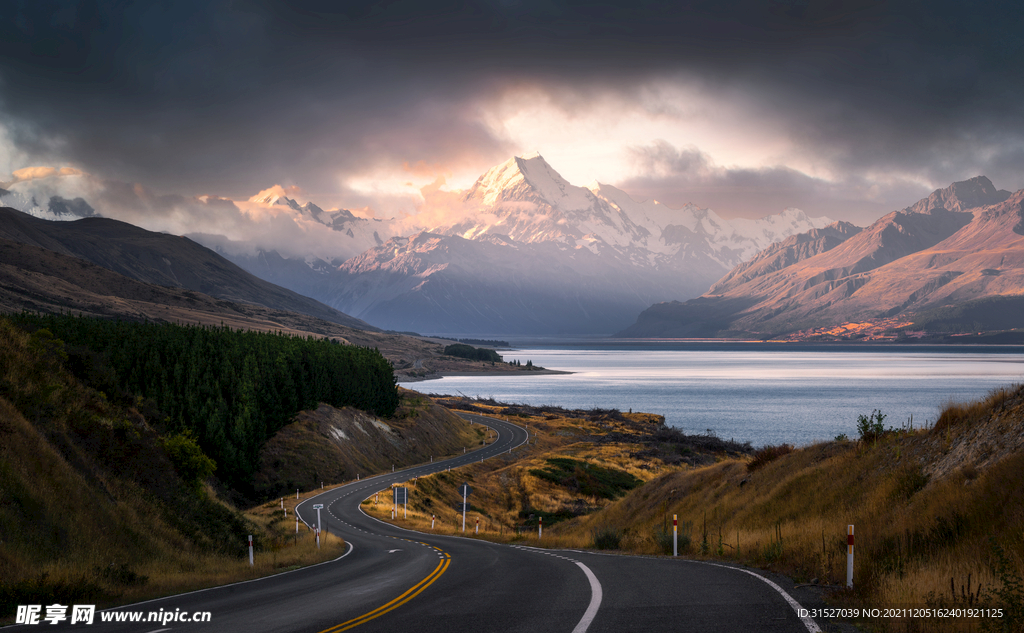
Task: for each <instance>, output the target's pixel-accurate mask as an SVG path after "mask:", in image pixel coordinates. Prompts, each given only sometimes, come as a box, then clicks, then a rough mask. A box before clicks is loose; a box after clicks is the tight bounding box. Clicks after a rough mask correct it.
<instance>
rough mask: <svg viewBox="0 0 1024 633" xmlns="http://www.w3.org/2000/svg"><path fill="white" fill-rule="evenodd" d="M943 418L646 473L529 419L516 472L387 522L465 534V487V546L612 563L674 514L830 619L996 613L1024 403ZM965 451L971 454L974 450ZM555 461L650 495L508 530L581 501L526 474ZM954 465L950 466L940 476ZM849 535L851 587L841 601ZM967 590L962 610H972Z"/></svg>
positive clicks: (710, 551) (428, 482)
mask: <svg viewBox="0 0 1024 633" xmlns="http://www.w3.org/2000/svg"><path fill="white" fill-rule="evenodd" d="M944 419H945V420H946V421H947V422H944V423H943V424H942V425H937V426H936V427H935V428H932V429H918V430H916V431H900V432H894V433H889V434H886V435H884V436H883V437H882V438H881V439H879V440H877V441H875V442H872V443H861V442H855V441H838V442H825V443H819V444H815V445H812V446H807V447H803V448H799V449H796V450H793V451H790V452H787V451H777V452H778V453H779V454H773V455H772V459H771V460H768V461H765V462H764V463H762V465H761V467H760V468H757V469H755V470H754V471H750V470H749V469H748V464H749V463H750V461H749V459H723V460H720V461H718V462H717V463H714V464H711V465H708V466H703V467H697V468H686V467H683V468H676V467H667V466H664V465H662V466H660V467H654V466H652V465H651V464H650V463H646V462H645V461H644V460H643V459H638V458H637V457H636V455H635V448H634V447H633V446H631V445H623V444H608V445H595V444H590V443H587V442H585V441H580V440H582V439H584V438H583V437H582V436H584V435H590V434H592V433H600V432H602V431H603V430H607V429H603V428H601V427H600V425H595V424H593V423H590V422H588V421H584V420H578V419H558V418H554V419H551V418H529V419H526V418H524V419H522V420H521V421H522V422H528V423H529V426H530V429H531V431H534V432H536V433H537V437H536V438H535V439H534V440H532V443H531V444H530V446H529V447H528V448H525V449H523V450H521V452H520V451H517V453H518V455H516V456H515V457H506V458H504V459H501V460H489V462H492V463H484V464H474V465H471V466H469V467H466V468H463V469H459V470H458V471H455V472H452V473H440V474H438V475H434V476H431V477H426V478H421V479H420V480H419V481H415V482H409V484H408V485H409V486H410V501H411V503H410V506H409V513H408V518H405V517H404V516H403V515H402V514H401V512H400V514H399V518H398V520H397V521H396V523H398V524H399V525H402V526H404V527H410V528H412V529H418V530H422V531H425V532H429V531H430V518H431V515H435V516H436V522H435V527H434V530H433V531H434V532H437V533H445V534H462V531H461V515H459V514H458V513H457V512H456V509H455V508H456V506H457V504H458V502H459V501H460V499H459V498H458V495H457V492H456V489H457V486H458V485H459V484H460V483H462V482H463V481H466V482H468V483H469V484H470V486H472V487H473V494H472V496H471V497H470V503H471V508H472V509H471V511H470V512H469V513H468V514H467V517H466V535H467V536H476V535H475V528H476V524H477V520H478V519H479V521H480V534H479V538H483V539H488V540H498V541H506V542H507V541H515V540H526V541H529V542H531V544H535V545H542V546H549V547H572V548H579V547H590V546H593V545H594V544H595V540H597V539H598V538H599V536H605V535H609V534H610V535H612V537H613V538H611V540H610V542H611V543H612V544H613V545H612V546H613V547H614V546H615V545H617V546H618V549H621V550H622V551H625V552H630V553H637V554H648V555H656V554H667V553H670V552H671V543H672V541H671V529H672V528H671V526H672V522H671V521H672V516H673V515H678V517H679V525H680V543H681V545H682V547H681V550H682V552H683V553H684V554H685V555H686V556H690V557H695V558H714V559H723V560H730V561H735V562H740V563H744V564H749V565H754V566H758V567H762V568H765V569H772V570H776V571H779V572H782V573H786V574H789V575H791V576H792V577H794V578H795V579H796V580H797V581H799V582H809V581H811V580H812V579H814V580H816V581H817V582H818V583H820V584H823V585H829V586H831V587H832V588H833V589H834V593H833V594H832V599H833V600H835V601H836V602H837V603H838V604H846V605H852V606H861V607H871V608H876V607H878V608H882V607H886V606H892V607H906V606H916V607H924V606H929V605H931V606H946V607H951V606H959V607H964V606H968V605H975V606H976V605H977V604H978V601H979V600H980V601H982V602H984V603H985V604H988V605H990V606H1000V605H996V604H995V602H994V601H996V600H998V599H997V598H996V597H995V595H994V594H993V591H994V590H996V589H998V588H999V587H1000V586H1001V579H1000V578H999V577H998V576H997V575H996V574H994V573H993V566H992V563H993V561H994V555H995V554H994V552H995V548H994V545H997V546H998V547H1000V548H1002V550H1003V551H1004V552H1005V555H1006V557H1007V560H1008V561H1009V563H1010V570H1009V571H1010V579H1011V580H1012V576H1013V574H1016V577H1017V578H1020V577H1021V576H1024V529H1022V527H1021V526H1024V451H1021V450H1020V445H1019V443H1014V442H1019V441H1020V439H1019V438H1021V437H1024V390H1022V389H1020V388H1015V389H1006V390H1000V391H997V392H995V393H993V394H992V395H991V396H990V397H988V398H986V399H984V400H983V401H982V402H980V403H969V404H956V405H950V406H948V407H947V408H946V411H945V413H944ZM951 420H955V421H954V422H951ZM975 444H976V445H978V446H980V447H981V449H980V450H969V449H970V446H973V445H975ZM968 445H970V446H968ZM957 451H959V452H957ZM553 456H557V457H571V458H574V459H581V460H587V461H589V462H592V463H600V464H605V465H609V466H614V467H616V468H620V469H623V470H626V471H628V472H630V473H632V474H634V475H635V476H637V477H639V478H641V479H644V480H645V481H647V483H646V484H645V485H643V486H642V487H640V488H638V489H636V490H633V491H632V492H630V493H628V494H627V495H626V496H624V497H622V498H620V499H618V500H615V501H607V500H599V499H584V500H583V501H584V502H585V503H587V504H589V505H591V506H592V509H593V510H595V511H593V512H591V513H589V514H586V515H583V516H579V517H577V518H573V519H570V520H566V521H562V522H559V523H557V524H555V525H550V526H548V525H545V527H544V534H543V538H538V534H537V520H536V519H533V520H532V521H524V520H523V519H522V518H521V517H520V515H519V513H520V511H521V508H522V507H523V506H524V505H526V506H528V507H530V508H534V509H536V510H537V511H538V513H540V512H555V511H557V510H558V509H559V508H563V507H565V506H566V505H567V504H569V503H571V502H573V501H578V500H579V499H578V497H575V496H574V495H572V493H571V492H569V491H567V490H566V489H565V488H563V487H559V486H556V485H553V484H551V483H550V482H548V481H545V480H542V479H539V478H537V477H534V476H532V475H530V474H529V470H530V469H533V468H539V467H542V465H543V463H544V460H546V459H547V458H550V457H553ZM964 456H966V457H964ZM951 458H955V459H957V460H960V461H959V462H958V463H959V466H957V467H956V468H945V467H944V468H936V467H935V465H936V464H940V463H943V460H946V461H949V460H950V459H951ZM390 503H391V499H390V495H386V494H382V495H380V498H379V501H376V502H375V501H374V500H373V499H372V498H371V499H370V500H368V501H367V502H364V505H363V508H364V509H365V510H366V511H367V512H369V513H370V514H373V515H374V516H377V517H379V518H383V519H385V520H390V516H391V515H390V512H391V505H390ZM851 524H852V525H854V526H855V527H856V557H855V569H854V583H855V585H854V590H853V591H847V590H845V589H844V586H845V578H846V550H847V548H846V529H847V525H851ZM605 542H606V543H607V542H609V541H607V540H606V541H605ZM606 546H607V545H606ZM979 583H980V585H981V589H980V592H979ZM968 584H969V585H970V588H971V591H972V596H973V597H968V596H967V594H968ZM951 585H952V588H951ZM1018 608H1019V604H1018ZM868 624H869V626H872V627H875V628H880V629H882V630H894V631H895V630H900V631H903V630H907V631H917V630H922V631H926V630H948V631H976V630H980V629H979V628H978V627H979V626H980V624H979V622H978V621H977V620H974V621H968V620H963V619H961V620H956V619H946V620H942V621H941V622H939V621H938V620H934V619H933V620H930V621H924V620H921V621H915V622H911V621H902V622H894V621H891V620H877V621H874V622H870V623H868ZM1018 624H1019V622H1018Z"/></svg>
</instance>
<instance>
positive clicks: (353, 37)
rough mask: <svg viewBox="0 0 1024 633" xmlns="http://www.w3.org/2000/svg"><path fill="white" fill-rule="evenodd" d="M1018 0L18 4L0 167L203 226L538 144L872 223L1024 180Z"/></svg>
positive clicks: (2, 36)
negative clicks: (974, 187) (955, 189)
mask: <svg viewBox="0 0 1024 633" xmlns="http://www.w3.org/2000/svg"><path fill="white" fill-rule="evenodd" d="M1022 13H1024V9H1022V8H1021V5H1020V3H1019V1H1018V0H1013V1H1007V2H1001V1H994V2H974V3H967V2H962V1H957V2H944V1H940V0H931V1H920V2H881V1H876V0H763V1H756V2H754V1H741V2H723V1H720V0H699V1H689V2H687V1H682V2H671V3H665V2H645V1H642V0H641V1H637V0H633V1H630V2H602V1H600V0H596V1H594V0H586V1H583V0H572V1H560V0H549V1H543V0H482V1H479V0H477V1H474V0H469V1H460V2H450V1H447V0H439V1H432V2H411V1H407V0H383V1H377V2H369V1H363V0H347V1H346V2H340V3H339V2H319V1H312V0H310V1H302V2H287V3H283V2H273V1H270V0H263V1H254V2H244V1H236V0H212V1H204V2H187V1H183V0H179V1H174V2H156V1H154V2H138V3H126V2H96V1H82V2H73V1H62V2H48V1H46V0H24V1H22V0H8V1H6V2H4V3H0V186H5V185H6V186H11V185H13V184H15V183H16V182H17V181H22V182H24V181H28V180H32V179H37V180H39V181H40V182H42V181H43V180H46V182H51V181H53V182H56V181H57V180H59V179H64V180H63V181H61V182H65V183H77V184H76V186H77V187H79V188H80V189H82V190H88V191H92V192H93V193H95V192H96V191H101V194H102V195H100V194H96V195H98V196H100V197H101V198H102V200H103V201H104V203H105V204H107V205H109V206H110V207H111V208H114V207H117V206H118V205H120V206H121V208H123V209H129V210H130V211H131V213H129V211H125V213H128V215H127V216H126V217H127V219H131V220H134V221H136V222H137V223H139V224H141V225H143V226H147V228H156V229H158V230H171V231H178V232H184V231H185V230H186V229H191V230H201V231H204V232H208V233H216V232H218V231H226V230H228V229H227V228H226V227H230V226H231V225H232V224H233V223H235V222H236V219H235V218H232V217H229V216H230V215H231V214H232V213H236V214H237V206H236V205H232V204H231V202H229V201H232V200H233V201H243V200H247V199H248V198H249V197H250V196H252V195H254V194H256V193H257V192H260V191H263V190H267V189H269V188H272V187H280V188H281V190H282V191H286V192H288V194H289V195H290V196H291V197H294V198H296V199H298V200H299V201H300V202H305V201H313V202H315V203H316V204H318V205H320V206H321V207H324V208H347V209H351V210H353V211H355V212H357V213H359V214H361V215H364V216H376V217H392V216H396V215H399V216H401V215H409V214H416V213H420V212H423V211H425V210H429V209H427V207H429V202H428V200H429V198H430V196H427V195H425V194H424V191H431V192H436V191H438V190H442V191H451V190H457V189H461V188H466V187H468V186H470V185H471V184H472V183H473V182H474V181H475V179H476V178H477V177H479V176H480V175H481V174H482V173H484V172H485V171H486V170H487V169H488V168H490V167H491V166H493V165H496V164H499V163H501V162H503V161H505V160H507V159H508V158H509V157H511V156H513V155H522V154H526V153H530V152H534V151H536V152H540V153H541V154H542V155H543V156H544V158H545V159H546V160H547V161H548V163H550V164H551V165H552V166H553V167H554V168H555V169H556V170H557V171H558V172H559V173H561V174H562V175H563V176H564V177H565V178H566V179H567V180H569V181H570V182H571V183H573V184H577V185H587V184H589V183H591V182H592V181H594V180H597V181H600V182H602V183H606V184H612V185H615V186H617V187H619V188H621V189H623V190H625V191H626V192H628V193H629V194H630V195H631V196H632V197H634V198H635V199H637V200H644V199H651V198H653V199H657V200H659V201H661V202H663V203H665V204H667V205H669V206H671V207H681V206H683V205H684V204H686V203H688V202H692V203H694V204H697V205H699V206H702V207H710V208H712V209H714V210H715V211H716V212H718V213H719V215H721V216H723V217H725V218H733V217H752V218H756V217H761V216H764V215H766V214H770V213H778V212H780V211H782V210H783V209H785V208H787V207H794V206H795V207H799V208H801V209H803V210H804V211H806V212H807V213H808V214H809V215H812V216H820V215H827V216H829V217H831V218H833V219H845V220H850V221H853V222H855V223H857V224H859V225H862V226H863V225H866V224H868V223H870V222H871V221H873V220H874V219H876V218H878V217H880V216H881V215H883V214H884V213H887V212H889V211H891V210H894V209H898V208H903V207H906V206H908V205H910V204H912V203H913V202H915V201H916V200H918V199H919V198H921V197H924V196H926V195H927V194H928V193H929V192H930V191H932V190H934V189H936V188H939V187H944V186H947V185H948V184H950V183H951V182H954V181H957V180H965V179H967V178H971V177H973V176H976V175H980V174H983V175H986V176H988V177H989V178H990V179H991V180H992V181H993V182H994V183H995V185H996V186H997V187H999V188H1002V189H1008V190H1011V191H1014V190H1017V189H1020V188H1024V105H1022V104H1024V82H1022V81H1021V77H1024V36H1022V33H1024V20H1022ZM54 186H56V185H54ZM186 203H187V204H186ZM183 209H185V210H184V211H183ZM132 213H133V214H134V215H132Z"/></svg>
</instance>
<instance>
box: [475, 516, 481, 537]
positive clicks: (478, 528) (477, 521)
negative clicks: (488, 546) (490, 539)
mask: <svg viewBox="0 0 1024 633" xmlns="http://www.w3.org/2000/svg"><path fill="white" fill-rule="evenodd" d="M476 533H477V534H479V533H480V517H477V519H476Z"/></svg>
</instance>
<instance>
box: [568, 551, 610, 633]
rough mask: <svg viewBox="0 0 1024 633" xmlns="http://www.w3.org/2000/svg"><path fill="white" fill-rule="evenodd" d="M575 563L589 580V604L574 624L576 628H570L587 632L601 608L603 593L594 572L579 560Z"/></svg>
mask: <svg viewBox="0 0 1024 633" xmlns="http://www.w3.org/2000/svg"><path fill="white" fill-rule="evenodd" d="M576 564H577V565H579V566H580V569H582V570H583V573H584V574H586V575H587V580H589V581H590V606H588V607H587V610H586V612H584V614H583V617H582V618H581V619H580V621H579V624H577V625H576V628H575V629H573V630H572V633H587V629H589V628H590V623H591V622H593V621H594V617H596V616H597V610H598V609H600V608H601V598H602V597H603V596H604V593H603V592H602V591H601V583H600V582H598V580H597V576H595V575H594V572H592V571H590V568H589V567H587V566H586V565H584V564H583V563H581V562H579V561H576Z"/></svg>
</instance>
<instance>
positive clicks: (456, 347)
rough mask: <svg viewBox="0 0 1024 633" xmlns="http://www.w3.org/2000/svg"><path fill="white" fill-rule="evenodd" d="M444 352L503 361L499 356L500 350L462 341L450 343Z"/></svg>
mask: <svg viewBox="0 0 1024 633" xmlns="http://www.w3.org/2000/svg"><path fill="white" fill-rule="evenodd" d="M444 354H445V355H446V356H457V357H459V358H468V359H469V360H483V361H488V360H489V361H491V362H495V363H500V362H502V360H501V356H499V355H498V352H496V351H494V350H493V349H486V348H482V347H473V346H472V345H464V344H462V343H455V344H453V345H448V346H447V347H445V348H444Z"/></svg>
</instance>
